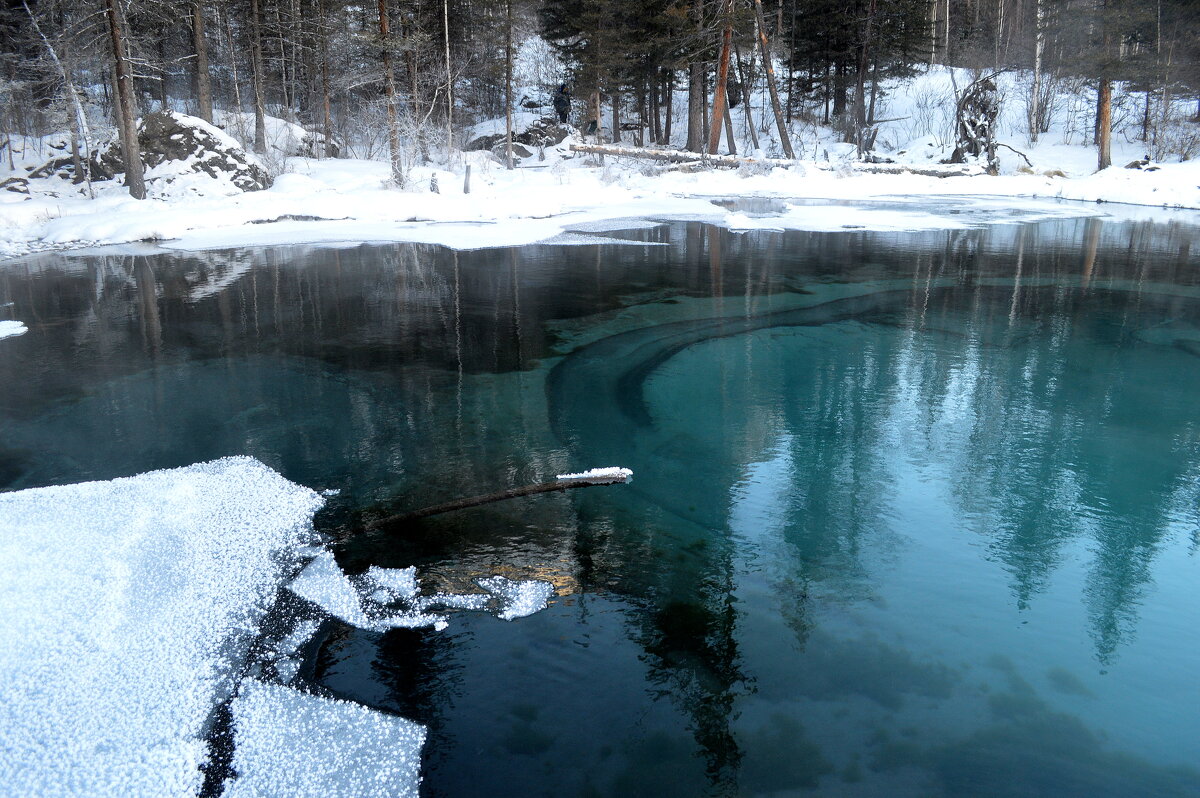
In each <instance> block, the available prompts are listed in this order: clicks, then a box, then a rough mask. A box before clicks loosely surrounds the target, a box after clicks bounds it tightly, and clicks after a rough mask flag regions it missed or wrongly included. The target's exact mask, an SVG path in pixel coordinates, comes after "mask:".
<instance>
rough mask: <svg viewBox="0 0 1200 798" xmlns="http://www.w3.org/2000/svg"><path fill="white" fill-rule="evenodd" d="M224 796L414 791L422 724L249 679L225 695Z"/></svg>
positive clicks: (300, 797)
mask: <svg viewBox="0 0 1200 798" xmlns="http://www.w3.org/2000/svg"><path fill="white" fill-rule="evenodd" d="M233 722H234V741H235V745H236V748H235V750H234V769H235V770H236V771H237V772H238V773H240V774H241V775H240V776H239V777H238V778H236V779H233V780H231V781H229V782H227V783H226V789H225V793H224V795H225V798H250V797H252V796H253V797H255V798H257V797H259V796H261V797H262V798H267V797H268V796H282V795H286V796H290V797H291V798H307V797H308V796H312V798H328V796H339V798H341V797H342V796H360V795H361V796H380V795H387V796H416V795H417V789H418V786H419V784H420V781H421V778H420V765H421V746H422V745H423V744H424V742H425V728H424V727H423V726H421V725H420V724H418V723H414V722H413V721H411V720H406V719H404V718H400V717H395V716H392V715H385V714H383V713H380V712H375V711H373V710H370V709H367V708H365V707H361V706H359V705H357V704H352V703H350V702H348V701H339V700H335V699H327V698H320V697H318V696H313V695H307V694H304V693H300V692H298V691H296V690H292V689H290V688H287V687H281V686H279V685H273V684H266V683H264V682H260V681H257V680H254V679H247V680H245V681H244V682H242V688H241V691H240V693H239V694H238V696H237V698H235V699H234V700H233Z"/></svg>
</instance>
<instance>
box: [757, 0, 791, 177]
mask: <svg viewBox="0 0 1200 798" xmlns="http://www.w3.org/2000/svg"><path fill="white" fill-rule="evenodd" d="M754 18H755V20H756V21H757V22H758V47H759V51H760V52H761V53H762V60H763V69H764V70H765V71H766V74H767V88H768V89H769V90H770V92H771V109H772V110H773V111H774V112H775V126H776V127H777V128H778V129H779V143H780V144H781V145H782V146H783V153H784V155H786V156H787V157H788V158H791V159H793V160H794V159H795V158H796V153H795V152H794V151H793V150H792V140H791V138H790V137H789V136H788V131H787V123H786V122H784V121H783V109H782V108H781V107H780V105H779V90H778V89H776V88H775V69H774V67H773V66H771V43H770V42H769V41H768V40H767V26H766V23H765V22H764V20H763V7H762V0H754Z"/></svg>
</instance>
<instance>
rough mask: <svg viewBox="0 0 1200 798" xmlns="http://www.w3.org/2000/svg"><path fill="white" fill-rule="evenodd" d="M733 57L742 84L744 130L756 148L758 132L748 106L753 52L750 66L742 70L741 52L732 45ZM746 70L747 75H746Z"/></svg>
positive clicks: (752, 72)
mask: <svg viewBox="0 0 1200 798" xmlns="http://www.w3.org/2000/svg"><path fill="white" fill-rule="evenodd" d="M733 57H734V60H735V61H736V62H737V68H738V83H740V84H742V111H743V112H745V114H746V130H747V131H748V132H749V133H750V146H751V147H753V148H754V149H756V150H757V149H758V148H759V145H758V132H757V131H756V130H755V129H754V109H752V108H751V107H750V80H749V78H750V77H753V76H754V54H753V52H752V53H751V54H750V66H749V68H748V69H747V70H745V71H743V70H742V54H741V52H739V49H738V46H737V45H736V44H735V45H734V46H733ZM747 72H748V73H749V75H747Z"/></svg>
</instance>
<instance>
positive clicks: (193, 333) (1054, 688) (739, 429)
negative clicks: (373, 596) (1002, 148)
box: [0, 203, 1200, 796]
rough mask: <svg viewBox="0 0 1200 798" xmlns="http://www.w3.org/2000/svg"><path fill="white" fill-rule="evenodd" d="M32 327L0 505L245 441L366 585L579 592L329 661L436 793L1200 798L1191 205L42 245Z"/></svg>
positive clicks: (22, 357) (2, 312)
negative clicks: (1140, 211) (954, 216)
mask: <svg viewBox="0 0 1200 798" xmlns="http://www.w3.org/2000/svg"><path fill="white" fill-rule="evenodd" d="M742 210H744V212H745V213H746V218H747V219H748V220H750V222H748V223H747V226H749V227H758V228H768V227H770V222H769V221H762V214H764V213H771V212H772V211H778V209H776V208H772V207H771V206H770V204H769V203H767V204H766V205H763V206H762V207H758V206H752V205H747V206H745V207H744V208H742ZM802 210H803V209H802V207H799V208H795V209H792V210H791V211H790V213H792V214H802ZM951 210H952V209H951ZM938 212H939V213H946V214H947V215H949V211H947V209H946V208H945V207H942V208H939V211H938ZM989 212H993V211H992V210H991V209H989ZM994 212H995V213H997V214H999V213H1001V211H994ZM826 214H827V215H828V211H826ZM606 228H610V229H606ZM7 303H12V305H8V304H7ZM9 319H12V320H19V321H21V322H23V323H24V324H25V325H26V326H27V327H28V332H26V333H24V334H20V335H16V336H14V337H11V338H5V339H3V340H0V410H2V418H0V490H17V489H22V488H28V487H37V486H43V485H54V484H65V483H70V482H77V481H80V480H91V479H111V478H114V477H119V476H126V475H130V474H134V473H138V472H142V471H147V470H151V469H160V468H171V467H176V466H183V465H187V464H190V463H195V462H198V461H203V460H211V459H214V458H217V457H223V456H226V455H241V454H246V455H252V456H254V457H256V458H258V459H259V460H261V461H262V462H264V463H266V464H267V465H269V466H270V467H272V468H274V469H275V470H277V471H279V472H280V473H281V474H282V475H283V476H284V477H286V478H287V479H289V480H292V481H293V482H297V483H300V484H302V485H305V486H308V487H310V488H313V489H316V490H324V489H329V488H336V489H339V490H340V493H338V494H337V495H336V496H333V497H331V498H330V499H329V500H328V505H327V507H326V509H324V510H322V511H321V513H319V514H318V516H317V520H316V524H317V528H318V530H320V531H322V532H324V533H326V534H327V535H328V536H330V538H331V539H332V540H334V541H335V544H334V548H335V549H336V551H337V554H338V559H339V562H340V564H341V565H342V567H343V568H344V569H346V570H347V571H348V572H350V573H352V574H354V573H361V572H364V571H366V570H367V568H368V567H370V566H372V565H374V566H380V567H384V568H404V567H408V566H417V567H418V570H419V572H420V573H421V575H422V580H423V584H426V586H427V589H430V590H432V589H439V590H445V591H447V592H451V593H453V592H463V591H469V590H470V589H471V585H472V579H474V578H476V577H483V576H490V575H492V574H503V575H505V576H508V577H510V578H512V579H540V580H545V581H549V582H551V583H553V584H554V586H555V591H556V595H555V597H554V598H553V599H552V600H551V604H550V607H549V608H548V609H547V610H544V611H542V612H540V613H537V614H534V615H531V616H529V617H525V618H519V619H517V620H515V621H513V622H511V623H499V622H497V621H496V620H495V619H494V618H491V617H488V616H469V615H462V616H456V617H455V618H454V621H453V623H452V624H451V625H450V626H449V628H447V629H445V630H444V631H438V630H434V629H431V628H423V629H395V630H391V631H387V632H382V633H381V632H377V631H370V630H366V629H359V628H355V627H353V626H350V625H347V624H344V623H341V622H340V621H336V620H330V621H327V622H326V623H324V624H323V626H322V627H321V629H320V630H319V632H318V633H317V637H316V639H315V640H314V641H313V643H312V644H311V645H310V646H309V648H308V650H307V653H306V659H305V661H304V662H303V663H302V664H301V667H300V670H299V674H298V676H297V677H296V679H297V681H296V684H299V685H301V686H304V685H308V686H310V687H315V688H319V689H320V690H322V691H326V694H327V695H333V696H337V697H339V698H343V699H347V700H350V701H353V702H356V703H359V704H363V705H366V706H369V707H372V708H377V709H381V710H384V711H386V712H389V713H395V714H399V715H402V716H404V717H406V718H409V719H411V720H414V721H417V722H418V723H420V724H422V725H424V726H426V727H427V728H428V730H429V732H428V738H427V741H426V744H425V748H424V752H423V757H424V758H423V766H422V767H423V775H424V782H423V785H422V789H423V792H424V793H426V794H429V795H439V796H475V795H487V794H493V795H510V794H522V795H531V796H541V795H555V796H561V795H621V796H627V795H638V794H641V795H656V796H675V795H677V796H697V795H720V796H725V795H795V794H805V793H811V794H813V795H843V796H852V795H912V796H938V795H945V796H956V795H964V794H979V795H1031V794H1041V795H1088V796H1100V795H1112V796H1123V795H1132V794H1137V795H1155V796H1176V795H1180V796H1197V795H1200V771H1198V770H1197V769H1196V766H1195V764H1194V761H1195V741H1196V740H1197V739H1200V712H1197V711H1196V707H1197V706H1198V702H1200V691H1198V690H1197V686H1196V674H1197V673H1200V603H1198V602H1197V601H1196V592H1195V591H1196V584H1197V580H1198V578H1200V409H1198V407H1197V404H1196V397H1197V396H1200V360H1198V358H1200V227H1197V226H1194V225H1193V224H1190V223H1189V222H1188V221H1187V219H1186V217H1184V218H1175V219H1173V220H1167V219H1164V220H1163V221H1159V222H1144V221H1118V220H1111V219H1110V220H1104V219H1098V218H1090V219H1083V218H1080V219H1049V220H1045V221H1039V222H1024V223H1011V224H992V225H991V226H986V227H977V228H971V227H965V228H963V229H954V230H925V231H922V232H907V233H905V232H868V231H864V230H856V229H850V230H845V231H843V232H812V231H809V232H803V231H796V230H793V231H789V232H780V231H774V230H770V229H753V230H750V231H749V232H743V233H736V232H730V231H729V230H727V229H723V228H720V227H716V226H712V225H708V224H702V223H696V222H679V221H671V222H667V223H663V224H647V223H644V222H643V223H632V222H631V223H628V224H622V223H615V224H611V225H600V226H596V227H593V228H589V229H587V230H580V231H578V232H577V233H572V234H568V235H566V236H563V237H560V238H558V239H555V241H554V243H551V244H544V245H532V246H525V247H521V248H513V249H500V248H497V249H477V250H471V251H465V252H454V251H451V250H447V249H443V248H440V247H437V246H433V245H425V244H389V245H379V246H366V245H364V246H353V247H341V248H335V247H272V248H264V249H236V250H220V251H212V252H205V253H186V252H166V253H162V252H160V253H151V254H139V255H132V254H108V253H103V252H97V253H90V254H73V255H53V256H41V257H37V258H31V259H27V260H23V261H20V262H8V263H5V264H0V320H9ZM617 465H619V466H625V467H628V468H631V469H632V470H633V472H634V478H633V483H632V484H631V485H628V486H614V487H604V488H589V489H587V490H579V491H572V492H569V493H566V494H551V495H545V496H539V497H532V498H525V499H519V500H515V501H511V502H507V503H500V504H493V505H489V506H486V507H481V508H477V509H472V510H465V511H460V512H457V513H453V514H448V515H442V516H435V517H431V518H428V519H423V520H421V521H414V522H411V523H408V524H405V525H402V526H392V527H387V528H384V529H382V530H378V531H372V532H367V531H365V525H366V524H367V523H368V522H370V521H371V520H373V519H377V518H380V517H382V516H384V515H387V514H389V513H391V512H398V511H403V510H408V509H414V508H417V507H422V506H426V505H432V504H436V503H439V502H443V501H448V500H452V499H455V498H459V497H462V496H467V495H472V494H480V493H487V492H490V491H493V490H498V489H501V488H505V487H512V486H517V485H524V484H528V483H534V482H540V481H544V480H546V479H551V478H553V477H554V475H555V474H561V473H567V472H572V471H581V470H584V469H587V468H591V467H594V466H617Z"/></svg>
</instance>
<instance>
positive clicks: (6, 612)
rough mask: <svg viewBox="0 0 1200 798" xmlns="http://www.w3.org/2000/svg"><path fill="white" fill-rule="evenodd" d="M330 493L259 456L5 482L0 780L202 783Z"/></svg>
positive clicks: (138, 791)
mask: <svg viewBox="0 0 1200 798" xmlns="http://www.w3.org/2000/svg"><path fill="white" fill-rule="evenodd" d="M321 503H322V500H321V498H320V497H319V496H318V495H317V494H316V493H314V492H313V491H311V490H308V489H307V488H304V487H301V486H299V485H295V484H293V483H291V482H288V481H287V480H286V479H284V478H283V477H281V476H280V475H279V474H277V473H275V472H274V471H272V470H271V469H269V468H267V467H266V466H264V465H263V464H262V463H259V462H258V461H256V460H253V459H251V458H249V457H230V458H225V459H222V460H216V461H213V462H210V463H201V464H198V465H193V466H188V467H186V468H178V469H172V470H167V471H156V472H151V473H147V474H142V475H139V476H136V477H129V478H125V479H116V480H112V481H110V482H91V483H84V484H80V485H67V486H61V487H50V488H36V489H31V490H24V491H19V492H15V493H8V494H0V570H2V571H3V573H4V574H5V576H4V579H3V580H0V606H3V611H2V612H0V640H3V641H4V643H3V645H2V646H0V743H2V745H3V749H4V755H3V756H2V757H0V784H3V785H4V792H5V794H8V795H81V794H88V795H194V794H196V792H197V790H198V789H199V787H200V771H199V765H200V763H201V762H202V761H204V759H205V757H206V754H207V750H206V746H205V743H204V741H203V739H202V735H203V734H204V726H205V723H206V719H207V718H208V716H209V713H210V712H211V710H212V709H213V708H214V707H215V706H216V705H217V704H219V703H220V701H222V700H223V699H224V697H225V696H226V695H228V693H229V692H230V691H231V690H232V688H233V679H234V678H235V676H236V668H237V666H238V665H239V664H240V662H241V660H242V659H243V658H244V655H245V651H246V648H247V647H248V645H249V643H250V640H251V638H252V636H253V635H254V633H255V631H256V627H257V625H258V623H259V622H260V621H261V619H262V617H263V615H264V614H265V612H266V609H267V607H268V605H269V604H270V602H271V600H272V599H273V598H274V596H275V593H276V590H277V588H278V585H279V583H280V582H281V581H282V579H283V575H284V573H285V571H286V570H287V569H289V568H291V567H294V564H296V554H295V552H296V550H297V549H298V548H299V547H300V546H301V545H304V544H306V543H308V542H310V540H311V535H312V531H311V518H312V514H313V513H314V512H315V511H316V510H317V509H318V508H319V507H320V506H321Z"/></svg>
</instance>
